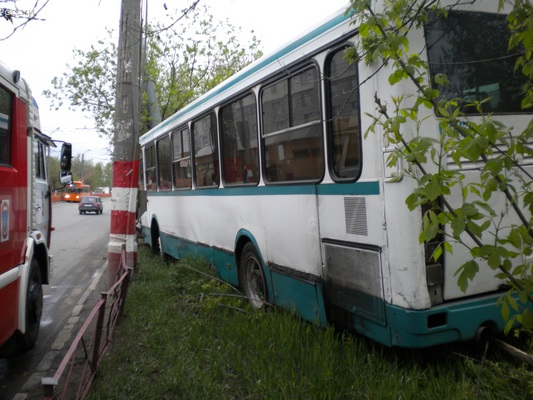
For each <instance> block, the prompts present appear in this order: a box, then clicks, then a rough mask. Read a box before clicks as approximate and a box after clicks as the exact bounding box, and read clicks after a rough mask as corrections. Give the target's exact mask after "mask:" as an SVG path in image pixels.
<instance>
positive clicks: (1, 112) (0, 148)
mask: <svg viewBox="0 0 533 400" xmlns="http://www.w3.org/2000/svg"><path fill="white" fill-rule="evenodd" d="M12 102H13V96H12V95H11V94H10V93H9V92H8V91H7V90H4V88H2V87H0V165H1V164H3V165H9V164H11V124H10V118H11V104H12Z"/></svg>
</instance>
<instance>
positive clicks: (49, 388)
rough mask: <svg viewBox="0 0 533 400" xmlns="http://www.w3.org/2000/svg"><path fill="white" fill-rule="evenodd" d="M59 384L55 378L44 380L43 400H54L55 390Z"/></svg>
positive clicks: (42, 380)
mask: <svg viewBox="0 0 533 400" xmlns="http://www.w3.org/2000/svg"><path fill="white" fill-rule="evenodd" d="M58 384H59V382H58V380H57V379H55V378H42V379H41V385H42V387H43V400H52V399H53V398H54V389H55V387H56V386H57V385H58Z"/></svg>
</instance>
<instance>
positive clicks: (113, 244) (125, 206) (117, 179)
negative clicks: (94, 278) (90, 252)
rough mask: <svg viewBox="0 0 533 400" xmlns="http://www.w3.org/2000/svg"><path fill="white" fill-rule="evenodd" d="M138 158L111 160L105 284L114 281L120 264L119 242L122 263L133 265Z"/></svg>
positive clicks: (135, 258) (135, 246) (110, 283)
mask: <svg viewBox="0 0 533 400" xmlns="http://www.w3.org/2000/svg"><path fill="white" fill-rule="evenodd" d="M138 176H139V161H138V160H133V161H115V162H113V192H112V197H111V235H110V240H109V245H108V249H107V250H108V256H107V263H108V264H107V265H108V269H107V270H108V286H109V287H111V286H112V285H113V283H115V280H116V276H117V272H118V269H119V266H120V257H121V251H122V245H123V244H125V245H126V265H127V266H128V267H132V268H135V266H136V265H137V235H136V227H135V222H136V210H137V195H138V191H139V189H138Z"/></svg>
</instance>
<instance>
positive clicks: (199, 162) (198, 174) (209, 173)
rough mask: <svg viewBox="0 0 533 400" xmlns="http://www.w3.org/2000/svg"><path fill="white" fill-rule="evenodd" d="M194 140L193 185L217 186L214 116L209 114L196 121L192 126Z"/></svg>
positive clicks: (217, 172)
mask: <svg viewBox="0 0 533 400" xmlns="http://www.w3.org/2000/svg"><path fill="white" fill-rule="evenodd" d="M192 132H193V138H194V168H195V185H196V186H197V187H213V186H218V184H219V182H220V175H219V171H218V150H217V129H216V120H215V114H213V113H211V114H209V115H207V116H205V117H204V118H202V119H200V120H198V121H196V122H195V123H194V124H193V126H192Z"/></svg>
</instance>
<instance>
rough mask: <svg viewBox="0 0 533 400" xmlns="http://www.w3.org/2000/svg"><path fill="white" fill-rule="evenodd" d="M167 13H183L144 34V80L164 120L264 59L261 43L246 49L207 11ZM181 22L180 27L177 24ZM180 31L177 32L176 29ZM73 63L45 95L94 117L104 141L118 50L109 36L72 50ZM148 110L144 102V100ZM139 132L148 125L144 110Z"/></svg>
mask: <svg viewBox="0 0 533 400" xmlns="http://www.w3.org/2000/svg"><path fill="white" fill-rule="evenodd" d="M197 3H198V2H195V3H194V4H193V6H191V7H190V8H189V9H186V10H182V11H178V12H176V11H175V12H169V14H168V17H169V18H170V17H173V16H175V15H181V16H182V17H181V18H180V19H179V20H176V21H174V22H173V23H171V24H170V25H163V23H161V22H157V23H154V24H153V25H148V26H147V27H146V32H145V38H146V40H145V42H146V45H145V52H146V61H145V65H144V70H145V74H144V75H145V76H144V79H145V81H148V80H150V81H152V82H154V83H155V87H156V93H157V99H158V103H159V104H158V106H159V109H160V110H161V117H162V119H165V118H167V117H169V116H170V115H172V114H173V113H175V112H176V111H177V110H179V109H181V108H183V107H184V106H185V105H187V104H188V103H190V102H191V101H193V100H194V99H196V98H198V97H199V96H200V95H202V94H203V93H205V92H206V91H208V90H209V89H211V88H212V87H214V86H216V85H217V84H218V83H220V82H221V81H223V80H224V79H226V78H227V77H229V76H231V75H232V74H234V73H235V72H237V71H239V70H240V69H242V68H243V67H244V66H245V65H247V64H248V63H250V62H251V61H253V60H255V59H256V58H258V57H260V56H261V55H262V53H261V51H260V50H259V46H260V42H259V41H258V40H257V39H256V38H255V36H252V38H251V39H250V42H249V43H248V45H247V47H243V46H242V44H241V43H240V41H239V38H240V37H241V32H240V29H237V28H235V27H234V26H232V25H231V24H230V23H229V22H227V21H226V22H218V21H215V20H214V18H213V16H212V15H210V14H209V9H208V8H206V7H204V8H202V9H200V8H198V7H195V6H196V4H197ZM178 22H179V23H178ZM178 26H179V27H180V30H177V27H178ZM74 60H75V64H74V65H69V66H68V67H69V71H67V72H65V73H63V75H62V76H60V77H55V78H54V79H53V80H52V86H53V89H52V90H46V91H45V92H44V95H45V96H46V97H48V98H50V99H52V104H53V106H54V107H56V108H59V107H62V106H64V105H68V106H69V107H70V108H71V109H77V110H82V111H87V112H89V113H90V114H92V116H93V118H94V121H95V123H96V127H97V129H98V131H99V133H100V134H101V135H103V136H104V137H109V138H110V139H111V138H112V136H113V121H114V105H115V77H116V70H117V65H116V60H117V46H116V45H115V43H114V40H113V32H112V31H110V30H109V31H108V36H107V38H105V39H102V40H99V41H98V42H97V43H96V44H95V45H93V46H91V48H90V49H89V50H87V51H85V50H79V49H76V50H74ZM143 102H144V105H145V106H146V102H147V98H146V96H145V95H144V96H143ZM141 118H142V128H141V129H142V131H147V130H148V129H149V128H150V127H151V123H150V121H151V118H150V116H149V115H148V112H147V107H143V113H142V117H141Z"/></svg>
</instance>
